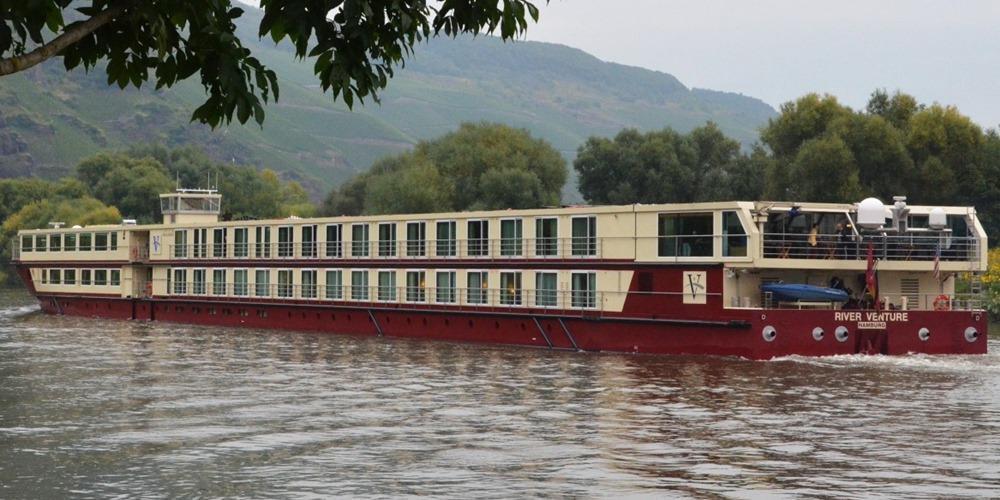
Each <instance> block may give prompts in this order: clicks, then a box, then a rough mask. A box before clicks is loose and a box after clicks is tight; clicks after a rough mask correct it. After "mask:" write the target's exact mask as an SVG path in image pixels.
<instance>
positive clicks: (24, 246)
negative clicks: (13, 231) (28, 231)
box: [21, 235, 35, 252]
mask: <svg viewBox="0 0 1000 500" xmlns="http://www.w3.org/2000/svg"><path fill="white" fill-rule="evenodd" d="M34 244H35V238H34V237H32V236H29V235H22V236H21V251H22V252H30V251H31V249H32V248H33V247H34Z"/></svg>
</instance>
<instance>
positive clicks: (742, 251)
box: [722, 211, 747, 257]
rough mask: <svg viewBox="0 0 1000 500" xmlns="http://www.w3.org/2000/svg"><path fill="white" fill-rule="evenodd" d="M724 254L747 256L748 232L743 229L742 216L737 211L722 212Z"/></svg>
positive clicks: (728, 255) (727, 255)
mask: <svg viewBox="0 0 1000 500" xmlns="http://www.w3.org/2000/svg"><path fill="white" fill-rule="evenodd" d="M722 255H723V256H725V257H746V256H747V233H746V231H744V230H743V224H742V223H741V222H740V216H739V214H737V213H736V212H732V211H726V212H722Z"/></svg>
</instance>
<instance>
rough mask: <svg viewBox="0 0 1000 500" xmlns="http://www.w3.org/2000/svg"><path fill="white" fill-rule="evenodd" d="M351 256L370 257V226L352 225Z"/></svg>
mask: <svg viewBox="0 0 1000 500" xmlns="http://www.w3.org/2000/svg"><path fill="white" fill-rule="evenodd" d="M351 256H353V257H368V224H353V225H351Z"/></svg>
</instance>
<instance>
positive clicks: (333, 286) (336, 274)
mask: <svg viewBox="0 0 1000 500" xmlns="http://www.w3.org/2000/svg"><path fill="white" fill-rule="evenodd" d="M326 298H327V299H331V300H340V299H343V298H344V272H343V271H341V270H339V269H337V270H327V271H326Z"/></svg>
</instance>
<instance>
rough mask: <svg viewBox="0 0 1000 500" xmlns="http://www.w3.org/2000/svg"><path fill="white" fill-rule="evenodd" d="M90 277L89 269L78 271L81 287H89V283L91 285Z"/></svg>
mask: <svg viewBox="0 0 1000 500" xmlns="http://www.w3.org/2000/svg"><path fill="white" fill-rule="evenodd" d="M90 276H91V271H90V269H83V270H81V271H80V284H81V285H88V286H89V285H90V283H91V280H90Z"/></svg>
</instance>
